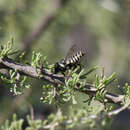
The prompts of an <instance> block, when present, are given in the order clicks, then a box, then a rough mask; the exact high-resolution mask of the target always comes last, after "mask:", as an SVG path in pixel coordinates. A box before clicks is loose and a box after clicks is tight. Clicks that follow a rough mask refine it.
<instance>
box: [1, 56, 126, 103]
mask: <svg viewBox="0 0 130 130" xmlns="http://www.w3.org/2000/svg"><path fill="white" fill-rule="evenodd" d="M0 65H2V66H4V67H5V68H8V69H13V70H17V71H18V72H19V73H20V74H22V75H27V76H29V77H32V78H36V79H41V80H45V81H47V82H49V83H51V84H53V85H57V84H61V85H65V80H66V79H67V78H68V77H66V76H63V75H58V74H53V73H51V72H48V71H47V70H46V69H42V70H41V69H40V68H37V69H36V68H34V67H32V66H29V65H23V64H20V63H17V62H15V61H13V60H12V59H9V58H7V57H6V58H4V59H0ZM39 73H40V75H39ZM41 74H42V76H41ZM84 87H85V88H86V89H85V90H79V89H78V86H75V87H74V89H75V90H76V91H80V92H82V93H85V94H88V95H92V96H94V95H96V93H97V89H96V88H94V86H93V85H91V84H86V85H85V86H84ZM105 98H106V99H107V100H108V102H109V103H115V104H121V103H123V100H124V95H116V94H112V93H106V95H105Z"/></svg>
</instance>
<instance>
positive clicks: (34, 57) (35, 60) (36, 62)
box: [31, 51, 42, 68]
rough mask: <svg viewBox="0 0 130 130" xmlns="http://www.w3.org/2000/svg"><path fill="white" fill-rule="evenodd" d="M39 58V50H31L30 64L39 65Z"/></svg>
mask: <svg viewBox="0 0 130 130" xmlns="http://www.w3.org/2000/svg"><path fill="white" fill-rule="evenodd" d="M41 59H42V55H41V54H40V52H39V53H37V52H36V51H33V53H32V63H31V65H32V66H33V67H35V68H36V67H40V66H41Z"/></svg>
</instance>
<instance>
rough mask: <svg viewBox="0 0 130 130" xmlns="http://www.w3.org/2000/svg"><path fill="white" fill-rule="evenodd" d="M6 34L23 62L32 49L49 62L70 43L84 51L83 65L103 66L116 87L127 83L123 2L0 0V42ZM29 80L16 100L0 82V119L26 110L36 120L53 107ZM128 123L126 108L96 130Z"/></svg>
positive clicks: (129, 57)
mask: <svg viewBox="0 0 130 130" xmlns="http://www.w3.org/2000/svg"><path fill="white" fill-rule="evenodd" d="M12 36H13V37H14V39H15V45H14V46H15V49H17V50H21V51H25V52H26V57H25V61H27V62H30V61H31V60H30V59H31V55H32V51H33V50H36V51H37V52H40V53H41V54H42V55H43V56H47V59H48V61H49V63H50V64H52V63H55V62H56V61H58V60H60V59H61V58H63V57H65V56H66V54H67V51H68V50H69V48H70V47H71V45H72V44H75V43H76V44H78V45H79V46H83V47H85V48H86V49H87V61H86V62H87V68H90V67H92V66H94V65H98V66H100V68H102V67H104V68H105V75H107V76H109V75H110V74H111V73H112V72H116V73H117V77H118V79H119V80H118V83H119V84H120V85H121V86H123V85H124V84H125V82H128V83H129V84H130V73H129V67H130V1H129V0H80V1H79V0H0V44H5V43H7V42H8V41H9V39H10V37H12ZM14 58H16V56H14ZM30 81H31V84H32V89H31V90H29V91H27V92H25V94H24V95H23V97H22V98H20V97H17V98H16V97H14V96H13V94H12V93H10V91H9V88H8V87H7V86H6V85H4V84H3V83H2V82H1V81H0V82H1V83H0V106H1V107H0V121H4V120H5V119H9V118H10V117H12V114H13V113H17V114H18V117H19V118H26V115H27V114H30V111H31V110H32V109H33V111H34V115H35V118H40V119H44V118H45V117H46V116H47V115H48V114H49V113H51V112H53V111H55V107H54V106H48V105H43V104H42V103H41V102H40V97H41V96H42V87H41V86H42V84H43V82H41V81H40V82H39V81H37V80H35V79H33V80H32V79H30ZM113 91H114V90H113ZM115 91H116V90H115ZM120 93H122V90H121V91H120ZM53 107H54V108H53ZM24 126H26V123H25V124H24ZM129 127H130V112H128V111H125V112H122V113H121V114H120V115H118V116H116V117H115V119H114V122H113V124H112V125H111V126H107V128H102V129H110V128H111V129H113V130H115V129H123V128H124V129H126V130H127V129H128V128H129Z"/></svg>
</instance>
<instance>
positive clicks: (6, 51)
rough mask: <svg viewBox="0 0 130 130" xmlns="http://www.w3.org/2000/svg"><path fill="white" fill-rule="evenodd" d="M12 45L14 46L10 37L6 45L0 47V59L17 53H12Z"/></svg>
mask: <svg viewBox="0 0 130 130" xmlns="http://www.w3.org/2000/svg"><path fill="white" fill-rule="evenodd" d="M13 45H14V38H13V37H12V38H11V40H10V41H9V42H8V43H7V44H5V45H4V46H1V52H0V58H4V57H6V56H9V55H12V54H15V53H17V52H13Z"/></svg>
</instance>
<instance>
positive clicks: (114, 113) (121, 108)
mask: <svg viewBox="0 0 130 130" xmlns="http://www.w3.org/2000/svg"><path fill="white" fill-rule="evenodd" d="M129 105H130V103H126V104H125V105H124V106H122V107H120V108H119V109H116V110H113V111H111V112H109V113H108V114H107V115H108V116H109V117H110V116H113V115H117V114H119V113H120V112H122V111H124V110H125V109H127V108H128V106H129Z"/></svg>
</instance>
